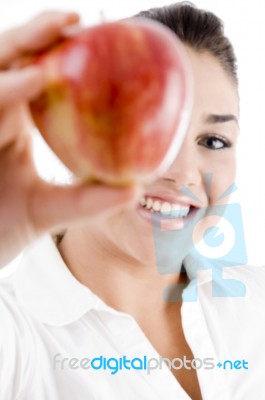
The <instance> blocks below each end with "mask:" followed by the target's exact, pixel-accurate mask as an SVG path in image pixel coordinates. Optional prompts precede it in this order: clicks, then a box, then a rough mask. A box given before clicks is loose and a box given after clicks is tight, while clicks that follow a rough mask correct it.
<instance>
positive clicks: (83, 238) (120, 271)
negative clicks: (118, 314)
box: [58, 228, 187, 319]
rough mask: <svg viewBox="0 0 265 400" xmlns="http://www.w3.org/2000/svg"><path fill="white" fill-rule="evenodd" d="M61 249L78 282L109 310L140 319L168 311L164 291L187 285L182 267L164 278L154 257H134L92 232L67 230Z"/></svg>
mask: <svg viewBox="0 0 265 400" xmlns="http://www.w3.org/2000/svg"><path fill="white" fill-rule="evenodd" d="M58 248H59V251H60V253H61V255H62V257H63V259H64V261H65V263H66V265H67V266H68V268H69V270H70V271H71V273H72V274H73V275H74V276H75V278H76V279H78V280H79V281H80V282H81V283H82V284H83V285H85V286H87V287H88V288H89V289H90V290H92V291H93V292H94V293H95V294H96V295H98V296H99V297H100V298H101V299H102V300H103V301H104V302H105V303H107V304H108V305H109V306H111V307H113V308H115V309H117V310H118V311H122V312H126V313H129V314H131V315H133V316H134V317H136V318H138V319H141V318H142V317H143V318H144V315H145V313H146V310H155V311H156V313H157V312H161V313H163V312H164V311H166V310H167V309H168V307H169V305H170V303H169V302H168V301H166V299H165V297H164V295H163V293H164V291H165V290H167V291H168V289H169V287H173V285H178V284H181V285H182V287H183V286H185V285H186V284H187V277H186V274H185V273H181V271H180V270H181V265H180V266H179V270H178V271H177V272H175V273H174V274H166V275H162V274H160V273H159V272H158V270H157V267H156V263H155V260H154V258H155V257H149V258H148V261H146V260H141V259H139V257H138V258H137V257H134V256H133V255H131V254H128V252H127V251H123V250H122V249H121V248H120V247H119V248H118V247H117V245H115V244H114V243H113V242H112V241H111V240H110V239H108V238H106V237H104V236H102V234H100V233H98V232H96V231H93V229H89V231H87V230H86V231H85V232H84V231H82V230H81V229H77V228H72V229H70V230H68V231H67V232H66V234H65V236H64V238H63V240H62V241H61V243H60V244H59V246H58ZM153 253H154V252H153ZM180 287H181V286H180ZM143 302H144V306H143Z"/></svg>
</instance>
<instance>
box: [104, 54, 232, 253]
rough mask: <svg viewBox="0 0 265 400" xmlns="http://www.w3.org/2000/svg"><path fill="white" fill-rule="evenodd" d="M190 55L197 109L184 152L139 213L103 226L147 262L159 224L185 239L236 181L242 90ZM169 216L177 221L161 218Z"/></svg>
mask: <svg viewBox="0 0 265 400" xmlns="http://www.w3.org/2000/svg"><path fill="white" fill-rule="evenodd" d="M187 50H188V54H189V56H190V60H191V65H192V70H193V77H194V106H193V113H192V118H191V121H190V125H189V128H188V131H187V134H186V137H185V139H184V142H183V144H182V147H181V149H180V152H179V154H178V156H177V158H176V159H175V161H174V163H173V164H172V165H171V167H170V168H169V169H168V171H167V172H166V173H165V174H164V175H163V176H161V177H160V178H159V179H158V180H157V181H156V182H154V183H152V184H150V185H148V186H146V187H145V194H144V196H143V198H142V199H141V202H140V203H141V204H139V205H138V207H137V208H136V209H131V210H128V211H124V212H122V213H120V214H118V215H115V216H113V217H111V218H110V220H109V221H108V222H107V221H106V224H107V225H109V229H108V226H107V225H105V226H102V232H103V230H104V229H105V234H106V235H107V234H108V233H107V232H108V231H109V232H110V236H111V237H112V238H114V239H113V240H115V238H116V239H117V238H118V240H119V244H120V246H123V245H124V246H125V249H126V252H127V253H128V252H129V253H130V252H133V253H134V252H137V251H138V250H137V249H139V251H140V252H141V250H140V249H141V248H142V253H141V254H142V256H144V257H147V254H149V253H148V251H149V250H148V249H149V246H148V239H149V238H151V239H152V223H153V222H154V221H155V220H156V218H157V222H159V223H160V225H161V227H162V229H177V230H178V231H181V230H182V229H183V234H184V232H185V229H184V227H185V223H186V222H187V221H192V219H193V218H194V217H195V216H196V213H197V212H198V209H200V208H201V209H202V208H203V209H205V207H206V209H207V207H209V206H213V205H214V203H215V201H216V199H217V198H218V197H219V196H221V195H222V193H224V192H225V191H226V189H228V188H229V186H230V185H231V184H232V183H233V181H234V178H235V172H236V171H235V170H236V162H235V144H236V141H237V137H238V133H239V127H238V114H239V104H238V94H237V88H236V87H235V85H234V83H233V82H232V79H231V78H230V76H229V75H228V74H227V72H225V71H224V70H223V68H222V67H221V65H220V64H219V62H218V60H217V59H216V58H214V57H213V56H212V55H210V54H208V53H201V54H199V53H197V52H195V51H193V50H191V49H189V48H188V49H187ZM210 181H211V182H210ZM209 183H211V184H210V190H209ZM226 201H227V198H226ZM219 204H220V203H219ZM170 212H171V213H173V216H174V218H170V219H169V218H165V219H163V218H162V217H163V216H164V215H168V214H167V213H170ZM186 214H187V216H185V215H186ZM181 215H182V216H181ZM197 215H198V214H197ZM161 219H162V220H161ZM103 225H104V224H103ZM139 256H140V254H139ZM142 256H140V257H142Z"/></svg>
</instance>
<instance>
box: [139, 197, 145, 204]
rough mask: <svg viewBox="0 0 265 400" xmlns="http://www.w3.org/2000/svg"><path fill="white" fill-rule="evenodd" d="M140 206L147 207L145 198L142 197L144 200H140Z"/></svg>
mask: <svg viewBox="0 0 265 400" xmlns="http://www.w3.org/2000/svg"><path fill="white" fill-rule="evenodd" d="M140 204H141V206H145V205H146V201H145V198H144V197H142V198H141V199H140Z"/></svg>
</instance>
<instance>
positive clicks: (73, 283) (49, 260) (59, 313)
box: [12, 235, 115, 326]
mask: <svg viewBox="0 0 265 400" xmlns="http://www.w3.org/2000/svg"><path fill="white" fill-rule="evenodd" d="M12 279H13V285H14V290H15V294H16V297H17V300H18V302H19V304H20V305H21V306H22V307H23V308H25V309H26V310H27V311H28V312H29V313H30V314H32V315H33V316H34V317H35V318H36V319H38V320H40V321H41V322H44V323H46V324H49V325H53V326H63V325H66V324H69V323H71V322H74V321H76V320H77V319H79V318H80V317H82V316H83V315H84V314H85V313H87V312H88V311H90V310H91V309H100V308H101V309H104V310H107V311H111V310H113V312H114V313H115V310H114V309H111V307H108V306H107V305H106V304H105V303H104V302H103V301H102V300H101V299H100V298H99V297H98V296H96V295H95V294H94V293H92V292H91V290H89V288H87V287H86V286H84V285H83V284H81V283H80V282H79V281H78V280H77V279H76V278H75V277H74V276H73V275H72V274H71V272H70V270H69V269H68V267H67V266H66V264H65V263H64V261H63V259H62V257H61V255H60V253H59V251H58V249H57V247H56V245H55V243H54V242H53V240H52V238H51V236H50V235H45V236H43V237H42V238H40V239H39V240H38V241H36V242H35V243H34V244H33V245H32V246H30V247H29V248H28V249H27V250H25V252H24V255H23V258H22V261H21V263H20V265H19V266H18V268H17V270H16V272H15V273H14V275H13V278H12Z"/></svg>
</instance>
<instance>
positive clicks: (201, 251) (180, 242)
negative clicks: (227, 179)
mask: <svg viewBox="0 0 265 400" xmlns="http://www.w3.org/2000/svg"><path fill="white" fill-rule="evenodd" d="M211 178H212V175H209V174H208V175H206V176H205V179H206V183H207V184H208V188H209V187H210V184H209V183H210V181H211ZM236 189H237V188H236V186H235V185H234V184H233V185H232V186H231V187H229V188H228V189H227V190H226V191H225V192H224V193H223V194H222V195H221V196H220V197H219V198H218V199H216V201H215V204H214V205H213V206H211V207H201V208H199V209H198V210H197V211H196V214H195V215H194V216H193V218H192V219H191V220H190V221H188V222H187V223H185V225H184V226H183V228H182V229H179V230H162V229H161V223H160V224H157V220H156V222H155V219H154V220H153V238H154V244H155V253H156V254H155V255H156V265H157V269H158V271H159V273H160V274H174V273H176V272H178V271H180V270H181V267H182V266H183V265H184V267H185V268H186V269H187V272H188V275H189V276H190V274H191V275H192V278H193V279H194V281H192V282H191V283H190V284H189V288H188V290H187V291H184V292H183V296H184V297H183V298H182V300H183V301H196V300H197V285H196V275H197V272H198V270H204V269H211V270H212V296H213V297H244V296H245V293H246V288H245V285H244V284H243V283H242V282H240V281H239V280H236V279H225V278H223V269H224V268H225V267H233V266H240V265H245V264H246V263H247V253H246V246H245V237H244V228H243V221H242V213H241V207H240V204H238V203H232V204H231V203H228V204H225V205H224V204H219V205H218V204H216V203H218V202H220V200H223V199H224V198H225V197H226V196H228V195H230V194H231V193H232V192H233V191H235V190H236ZM182 191H183V192H184V193H185V194H187V195H189V196H190V197H193V198H194V194H193V193H191V192H189V191H188V190H187V189H186V188H183V190H182ZM207 194H208V195H209V193H207ZM196 200H197V201H198V199H196ZM168 218H172V216H165V219H168ZM185 264H186V266H185ZM183 288H184V286H183V285H181V284H178V285H175V286H174V287H168V288H167V289H166V290H165V292H164V297H165V299H166V300H167V301H181V292H182V290H183Z"/></svg>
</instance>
